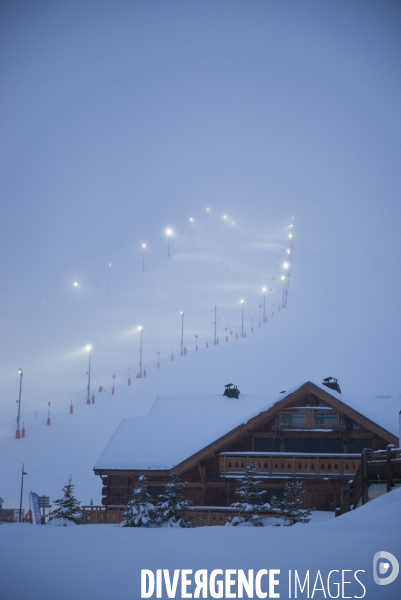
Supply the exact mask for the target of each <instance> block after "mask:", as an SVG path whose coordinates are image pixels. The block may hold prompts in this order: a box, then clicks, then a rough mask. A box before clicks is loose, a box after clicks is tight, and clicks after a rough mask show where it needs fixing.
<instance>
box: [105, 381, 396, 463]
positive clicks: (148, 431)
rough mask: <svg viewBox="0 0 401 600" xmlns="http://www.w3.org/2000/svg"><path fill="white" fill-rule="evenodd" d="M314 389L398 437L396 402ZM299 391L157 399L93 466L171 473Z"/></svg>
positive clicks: (124, 427)
mask: <svg viewBox="0 0 401 600" xmlns="http://www.w3.org/2000/svg"><path fill="white" fill-rule="evenodd" d="M302 385H305V384H302ZM314 385H316V386H317V387H319V388H320V389H321V390H323V391H324V392H326V393H328V394H330V395H331V396H333V397H334V398H336V399H337V400H340V401H341V402H343V403H345V404H347V405H348V406H349V407H351V408H353V409H354V410H356V411H358V412H360V413H361V414H362V415H364V416H365V417H368V418H369V419H371V420H372V421H374V422H375V423H377V424H378V425H380V426H381V427H382V428H384V429H386V430H387V431H389V432H390V433H392V434H393V435H398V412H399V409H400V406H399V405H400V401H399V400H398V399H392V398H390V399H368V400H367V399H366V398H360V399H358V398H352V399H349V398H345V397H344V396H342V395H341V394H338V393H337V392H335V391H333V390H330V389H328V388H326V387H324V386H321V385H319V384H314ZM300 387H302V386H297V387H295V388H293V389H291V390H287V391H286V393H285V394H279V395H278V396H277V393H276V394H274V395H273V394H271V395H269V394H268V393H267V392H265V393H261V394H249V395H248V394H241V395H240V397H239V398H238V399H235V398H227V397H225V396H223V395H221V394H215V395H201V394H199V395H196V394H195V395H192V394H186V395H171V396H168V395H166V396H158V397H157V398H156V400H155V402H154V404H153V406H152V408H151V410H150V411H149V413H148V414H147V415H145V416H142V417H133V418H129V419H123V421H122V422H121V423H120V425H119V427H118V428H117V430H116V432H115V433H114V435H113V437H112V438H111V440H110V442H109V443H108V445H107V446H106V448H105V450H104V452H103V454H102V455H101V456H100V458H99V460H98V461H97V463H96V465H95V467H94V468H95V469H96V470H107V469H113V470H114V469H115V470H120V469H121V470H126V469H127V470H128V469H129V470H141V469H143V470H147V469H157V470H168V469H171V468H172V467H173V466H175V465H179V464H180V463H181V462H183V461H184V460H185V459H187V458H189V457H190V456H192V455H194V454H196V453H197V452H199V451H200V450H202V449H203V448H205V447H207V446H208V445H209V444H212V443H213V442H215V441H216V440H218V439H219V438H221V437H222V436H224V435H225V434H227V433H228V432H230V431H232V430H233V429H235V428H236V427H239V426H241V425H243V424H245V423H247V422H248V421H249V420H250V419H252V418H254V417H256V416H257V415H259V414H260V413H261V412H264V411H266V410H267V409H269V408H271V407H272V406H273V405H274V404H276V403H277V402H281V401H282V400H283V399H284V398H286V397H287V396H289V395H290V394H292V393H293V392H295V391H297V390H298V389H299V388H300Z"/></svg>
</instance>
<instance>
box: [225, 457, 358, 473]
mask: <svg viewBox="0 0 401 600" xmlns="http://www.w3.org/2000/svg"><path fill="white" fill-rule="evenodd" d="M250 462H252V463H253V465H254V467H255V469H256V470H257V472H258V473H259V474H260V475H261V476H262V477H302V478H309V479H313V478H315V479H322V478H333V477H335V478H342V477H348V476H349V475H350V476H352V475H355V473H356V472H357V470H358V467H359V465H360V463H361V455H360V454H312V453H303V452H302V453H301V452H235V453H230V452H222V453H221V454H220V474H221V476H222V477H238V475H241V474H244V473H245V471H246V468H247V465H248V464H249V463H250Z"/></svg>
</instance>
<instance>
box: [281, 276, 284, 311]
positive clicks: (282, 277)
mask: <svg viewBox="0 0 401 600" xmlns="http://www.w3.org/2000/svg"><path fill="white" fill-rule="evenodd" d="M281 281H282V282H283V301H282V308H284V298H285V277H284V275H282V276H281Z"/></svg>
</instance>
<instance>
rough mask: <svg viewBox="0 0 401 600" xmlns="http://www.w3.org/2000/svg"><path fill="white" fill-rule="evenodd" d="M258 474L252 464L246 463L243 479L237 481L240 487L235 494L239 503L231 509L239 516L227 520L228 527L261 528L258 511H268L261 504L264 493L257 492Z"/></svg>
mask: <svg viewBox="0 0 401 600" xmlns="http://www.w3.org/2000/svg"><path fill="white" fill-rule="evenodd" d="M257 475H258V472H257V470H256V469H255V465H254V464H253V463H252V462H249V463H248V466H247V468H246V471H245V476H244V478H243V479H239V480H238V481H239V482H240V486H239V488H238V489H237V491H236V492H235V493H236V494H237V496H239V498H240V502H234V504H232V505H231V507H232V508H236V509H237V510H238V511H239V514H238V515H237V516H236V517H232V518H228V519H227V523H228V524H230V525H234V526H237V525H242V524H246V525H248V526H254V527H263V522H262V518H261V517H260V515H259V511H260V510H261V509H263V510H269V509H270V505H269V504H263V496H264V494H265V492H264V491H261V490H259V483H260V481H258V480H257V479H256V478H257Z"/></svg>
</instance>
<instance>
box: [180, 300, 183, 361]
mask: <svg viewBox="0 0 401 600" xmlns="http://www.w3.org/2000/svg"><path fill="white" fill-rule="evenodd" d="M180 315H181V356H182V355H183V354H184V311H183V310H182V311H181V312H180Z"/></svg>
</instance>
